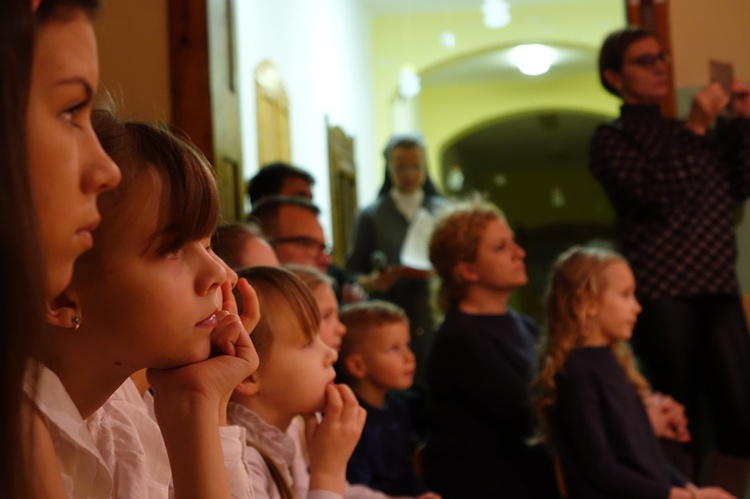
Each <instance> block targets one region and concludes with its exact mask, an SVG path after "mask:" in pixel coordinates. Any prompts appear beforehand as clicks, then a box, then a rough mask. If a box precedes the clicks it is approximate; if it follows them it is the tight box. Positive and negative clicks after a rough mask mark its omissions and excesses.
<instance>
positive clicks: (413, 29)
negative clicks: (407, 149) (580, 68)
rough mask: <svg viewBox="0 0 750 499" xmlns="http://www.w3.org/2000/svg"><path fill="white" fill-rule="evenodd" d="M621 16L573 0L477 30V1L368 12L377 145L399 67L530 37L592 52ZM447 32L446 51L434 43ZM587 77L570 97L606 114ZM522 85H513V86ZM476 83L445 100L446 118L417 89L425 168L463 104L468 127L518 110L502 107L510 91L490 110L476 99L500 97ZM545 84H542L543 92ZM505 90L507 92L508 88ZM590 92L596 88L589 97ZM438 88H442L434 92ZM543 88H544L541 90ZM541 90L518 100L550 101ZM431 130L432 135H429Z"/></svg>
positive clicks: (384, 132)
mask: <svg viewBox="0 0 750 499" xmlns="http://www.w3.org/2000/svg"><path fill="white" fill-rule="evenodd" d="M477 4H478V3H477ZM624 13H625V7H624V3H623V1H622V0H581V1H579V2H566V3H564V4H539V5H531V6H514V7H513V9H512V16H513V21H512V22H511V24H510V25H508V26H507V27H505V28H503V29H500V30H491V29H488V28H485V27H484V25H483V24H482V18H481V12H480V10H479V7H478V5H477V6H476V7H475V8H472V9H470V10H465V11H450V12H440V13H431V14H410V15H393V16H380V17H375V18H374V19H373V24H372V36H373V45H372V53H373V66H374V90H375V91H374V99H375V119H376V134H377V138H376V140H377V143H379V144H383V143H385V141H386V140H387V138H388V136H389V135H390V134H391V132H392V121H393V120H392V105H393V101H394V98H395V96H396V87H397V82H398V75H399V71H400V70H401V68H402V67H403V66H407V65H408V66H412V67H414V68H415V69H416V70H417V71H418V72H419V73H423V72H425V71H429V70H430V69H432V68H434V67H436V66H441V65H445V64H448V63H450V61H452V60H453V61H455V60H459V59H462V58H465V57H467V56H470V55H473V54H476V53H479V52H483V51H486V50H488V49H491V48H494V47H507V46H511V45H515V44H520V43H531V42H537V43H554V44H564V45H573V46H578V47H583V48H590V50H591V51H592V53H594V52H595V51H596V50H597V49H598V47H599V44H600V43H601V40H602V39H603V38H604V36H605V35H606V34H607V33H608V32H609V31H611V30H613V29H616V28H618V27H621V26H622V25H623V24H624V22H625V21H624ZM447 30H450V31H451V32H453V34H454V35H455V37H456V46H455V48H453V49H448V48H445V47H443V46H442V45H440V43H439V36H440V33H442V32H443V31H447ZM594 78H595V77H594V75H592V76H591V80H592V81H590V82H588V83H587V84H586V88H587V89H588V88H590V89H592V92H591V93H590V95H589V96H588V97H586V91H585V90H583V89H581V90H579V91H578V97H577V101H578V102H582V103H585V104H586V106H585V107H584V108H581V110H586V111H591V112H599V113H602V114H611V113H613V109H616V108H613V105H612V100H611V99H609V100H608V99H607V98H606V97H605V96H604V95H603V92H602V91H601V90H600V89H599V88H598V84H597V83H596V81H595V79H594ZM540 79H543V77H542V78H540ZM581 80H582V79H581ZM579 81H580V80H579ZM566 85H567V84H566ZM523 86H524V85H516V87H517V88H518V87H523ZM479 87H484V88H477V89H476V90H481V91H483V92H484V93H483V94H482V95H479V94H474V93H466V94H465V95H458V96H456V95H454V96H453V97H455V98H457V99H458V100H457V101H453V102H451V103H450V106H451V107H453V108H456V109H459V110H462V111H461V113H460V114H459V115H457V116H453V115H452V114H451V112H448V111H447V110H445V109H442V110H441V108H444V107H445V105H446V103H445V102H441V103H440V108H438V109H430V106H431V102H427V101H428V100H432V97H426V95H427V94H428V93H429V92H432V89H429V88H425V89H423V91H424V92H423V95H422V97H420V102H419V109H420V113H421V116H420V118H421V120H420V121H421V125H422V126H423V127H425V126H428V127H429V128H430V130H427V129H423V130H422V131H423V132H424V134H425V137H426V139H427V140H428V142H429V144H428V145H429V148H430V150H429V151H428V156H429V162H430V164H431V165H433V168H434V167H435V166H436V165H437V164H438V159H439V156H438V151H440V150H441V149H442V148H443V147H444V145H445V144H444V143H442V141H443V140H445V139H447V138H449V137H452V136H455V135H456V134H459V133H460V132H461V131H462V130H463V129H465V128H466V127H467V126H471V125H472V119H471V117H472V115H471V113H470V112H469V111H468V109H477V107H479V108H481V109H482V113H480V114H476V113H475V114H474V116H473V118H474V119H473V124H477V123H479V122H481V121H482V119H486V117H489V116H493V115H494V116H498V115H499V113H502V112H505V111H509V110H510V108H512V109H515V110H518V109H520V107H519V106H517V105H513V106H509V105H508V104H507V101H508V100H510V99H511V98H512V99H513V101H514V102H515V101H516V100H517V97H516V96H513V97H508V98H507V99H505V100H506V103H505V104H503V106H502V107H498V108H497V109H494V110H491V109H490V107H491V106H490V105H489V104H488V103H486V102H482V101H483V100H484V98H486V97H492V101H491V102H493V103H497V104H498V105H500V104H501V99H498V98H497V97H496V94H495V92H496V91H497V89H496V88H495V89H493V88H491V86H489V85H481V86H479ZM549 88H550V87H549V86H548V87H547V89H549ZM467 90H468V88H467ZM507 90H508V91H510V90H512V89H511V87H508V89H507ZM593 90H596V94H595V93H594V92H593ZM441 91H445V90H436V92H441ZM555 92H556V91H553V92H552V94H554V93H555ZM503 93H505V92H503ZM544 93H547V92H546V89H545V92H544ZM544 93H540V94H539V95H536V94H531V93H527V96H524V97H519V99H522V100H524V102H527V103H529V102H532V101H533V102H534V103H535V106H534V107H535V108H538V105H537V103H538V102H540V99H546V100H547V101H549V100H550V99H551V98H552V97H551V96H547V97H546V98H545V97H544ZM556 102H557V103H559V99H556ZM593 103H598V105H600V107H596V108H592V106H593V105H594V104H593ZM556 107H560V106H556ZM564 108H569V106H564ZM436 116H437V117H438V118H439V119H440V121H441V123H435V125H436V126H435V127H434V128H435V130H433V129H432V128H433V126H432V125H433V121H432V120H433V119H434V118H435V117H436ZM451 120H455V121H456V124H455V126H453V127H451V126H450V123H449V122H450V121H451ZM459 122H460V124H459ZM433 132H434V133H437V132H440V133H439V135H435V136H433V135H432V133H433ZM437 177H438V176H436V178H437Z"/></svg>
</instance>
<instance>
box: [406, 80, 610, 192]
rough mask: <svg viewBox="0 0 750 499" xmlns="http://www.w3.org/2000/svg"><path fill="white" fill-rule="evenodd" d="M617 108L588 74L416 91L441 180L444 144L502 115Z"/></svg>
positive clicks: (435, 173) (433, 163)
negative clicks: (419, 92)
mask: <svg viewBox="0 0 750 499" xmlns="http://www.w3.org/2000/svg"><path fill="white" fill-rule="evenodd" d="M619 106H620V103H619V101H618V100H617V99H616V98H614V97H613V96H611V95H610V94H608V93H606V92H604V91H603V90H601V85H600V84H599V81H598V79H596V78H595V76H594V75H590V74H579V75H571V76H565V77H559V78H554V79H550V78H537V79H535V78H532V77H529V78H528V79H527V80H526V81H516V82H490V83H475V84H465V85H435V86H430V87H427V88H425V89H424V90H423V92H422V93H421V94H420V122H421V126H422V130H423V131H424V134H425V136H426V137H428V138H429V144H428V146H429V148H430V150H431V154H430V158H431V162H430V165H431V169H432V172H431V173H432V176H433V178H435V179H440V178H441V175H440V174H439V173H438V169H439V166H440V160H441V157H442V152H443V150H444V149H445V148H446V147H447V146H449V145H450V144H451V143H453V142H455V140H457V139H458V138H460V137H461V136H464V135H466V134H469V133H471V132H472V131H474V130H476V129H477V128H481V127H483V126H484V124H485V123H487V122H491V121H497V120H498V118H500V117H502V116H512V115H517V114H522V113H530V112H535V111H538V110H550V109H554V110H569V111H577V112H583V113H588V114H599V115H603V116H616V114H617V112H618V109H619Z"/></svg>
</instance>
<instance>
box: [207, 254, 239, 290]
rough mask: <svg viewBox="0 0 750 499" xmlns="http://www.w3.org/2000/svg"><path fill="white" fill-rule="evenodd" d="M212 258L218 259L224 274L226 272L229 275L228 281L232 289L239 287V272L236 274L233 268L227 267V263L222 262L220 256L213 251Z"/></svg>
mask: <svg viewBox="0 0 750 499" xmlns="http://www.w3.org/2000/svg"><path fill="white" fill-rule="evenodd" d="M211 256H213V257H214V259H216V261H217V262H219V264H220V265H221V266H222V267H224V272H226V274H227V281H229V283H230V284H231V285H232V288H234V287H235V286H236V285H237V281H238V280H239V277H238V276H237V272H235V271H234V269H232V267H230V266H229V265H227V262H225V261H224V260H222V259H221V257H220V256H219V255H217V254H216V253H214V252H213V250H211Z"/></svg>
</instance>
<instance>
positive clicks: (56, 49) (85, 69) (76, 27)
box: [34, 11, 99, 86]
mask: <svg viewBox="0 0 750 499" xmlns="http://www.w3.org/2000/svg"><path fill="white" fill-rule="evenodd" d="M34 76H35V78H38V77H44V76H46V77H48V78H49V79H50V80H51V81H46V82H45V83H47V84H52V85H55V84H63V83H64V82H66V81H69V80H71V79H76V78H79V79H80V78H83V79H84V80H85V81H86V82H87V83H88V84H89V85H91V86H95V85H96V83H97V80H98V79H99V67H98V56H97V49H96V38H95V36H94V29H93V27H92V26H91V22H90V21H89V19H88V17H86V14H84V13H83V12H82V11H77V12H75V13H73V14H71V16H69V17H66V18H64V19H60V20H58V19H55V20H51V21H47V22H45V23H44V24H42V25H41V26H39V28H38V30H37V34H36V41H35V47H34Z"/></svg>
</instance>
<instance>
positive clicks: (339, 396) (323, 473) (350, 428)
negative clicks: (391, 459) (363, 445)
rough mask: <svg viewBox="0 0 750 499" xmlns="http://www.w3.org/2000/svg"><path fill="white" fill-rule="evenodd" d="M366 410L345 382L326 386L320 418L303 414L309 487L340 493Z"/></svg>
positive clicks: (363, 422) (342, 489)
mask: <svg viewBox="0 0 750 499" xmlns="http://www.w3.org/2000/svg"><path fill="white" fill-rule="evenodd" d="M366 417H367V412H366V411H365V410H364V409H363V408H362V407H361V406H360V405H359V402H357V397H355V396H354V393H353V392H352V390H351V388H349V387H348V386H346V385H329V386H328V387H326V404H325V408H324V410H323V420H322V421H321V422H320V423H318V422H317V420H316V418H315V414H308V415H305V433H306V439H307V448H308V452H309V454H310V490H328V491H331V492H337V493H339V494H343V491H344V484H345V481H346V464H347V462H348V461H349V457H351V455H352V452H354V448H355V447H356V446H357V442H359V437H360V436H361V435H362V428H363V427H364V425H365V418H366Z"/></svg>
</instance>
